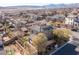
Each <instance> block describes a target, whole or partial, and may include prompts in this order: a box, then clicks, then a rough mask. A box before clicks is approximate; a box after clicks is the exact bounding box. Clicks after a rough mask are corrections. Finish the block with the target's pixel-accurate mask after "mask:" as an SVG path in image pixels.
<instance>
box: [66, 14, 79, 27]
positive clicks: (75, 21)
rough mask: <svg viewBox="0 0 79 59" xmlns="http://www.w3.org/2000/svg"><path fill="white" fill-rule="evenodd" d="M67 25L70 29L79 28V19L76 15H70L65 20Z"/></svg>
mask: <svg viewBox="0 0 79 59" xmlns="http://www.w3.org/2000/svg"><path fill="white" fill-rule="evenodd" d="M65 24H66V25H68V26H70V27H78V26H79V17H78V16H76V15H72V14H70V15H69V16H67V17H66V18H65Z"/></svg>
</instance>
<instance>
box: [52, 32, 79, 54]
mask: <svg viewBox="0 0 79 59" xmlns="http://www.w3.org/2000/svg"><path fill="white" fill-rule="evenodd" d="M72 35H73V37H74V39H72V41H71V42H69V43H67V44H66V45H65V46H64V47H62V48H61V49H59V50H57V51H56V52H54V53H53V54H52V55H79V33H78V32H72ZM76 49H77V50H76Z"/></svg>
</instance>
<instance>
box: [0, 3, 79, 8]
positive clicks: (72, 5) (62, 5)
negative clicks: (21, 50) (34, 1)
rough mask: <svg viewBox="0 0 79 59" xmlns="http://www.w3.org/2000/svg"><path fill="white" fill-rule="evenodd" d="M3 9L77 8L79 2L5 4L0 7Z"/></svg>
mask: <svg viewBox="0 0 79 59" xmlns="http://www.w3.org/2000/svg"><path fill="white" fill-rule="evenodd" d="M1 8H4V9H6V8H7V9H33V8H35V9H37V8H79V3H74V4H49V5H44V6H32V5H21V6H7V7H0V9H1Z"/></svg>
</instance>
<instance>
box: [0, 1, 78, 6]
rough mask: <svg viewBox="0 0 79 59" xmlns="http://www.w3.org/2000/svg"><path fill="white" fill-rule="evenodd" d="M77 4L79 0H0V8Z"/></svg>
mask: <svg viewBox="0 0 79 59" xmlns="http://www.w3.org/2000/svg"><path fill="white" fill-rule="evenodd" d="M60 3H64V4H69V3H79V0H0V6H16V5H47V4H60Z"/></svg>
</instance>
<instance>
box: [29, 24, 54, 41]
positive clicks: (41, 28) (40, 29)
mask: <svg viewBox="0 0 79 59" xmlns="http://www.w3.org/2000/svg"><path fill="white" fill-rule="evenodd" d="M51 30H53V27H52V26H38V25H35V26H31V27H30V31H31V33H32V34H31V36H30V39H32V37H33V36H34V35H35V34H37V33H39V32H43V33H45V34H46V36H47V37H48V39H49V40H50V39H51V38H52V33H51Z"/></svg>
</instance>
